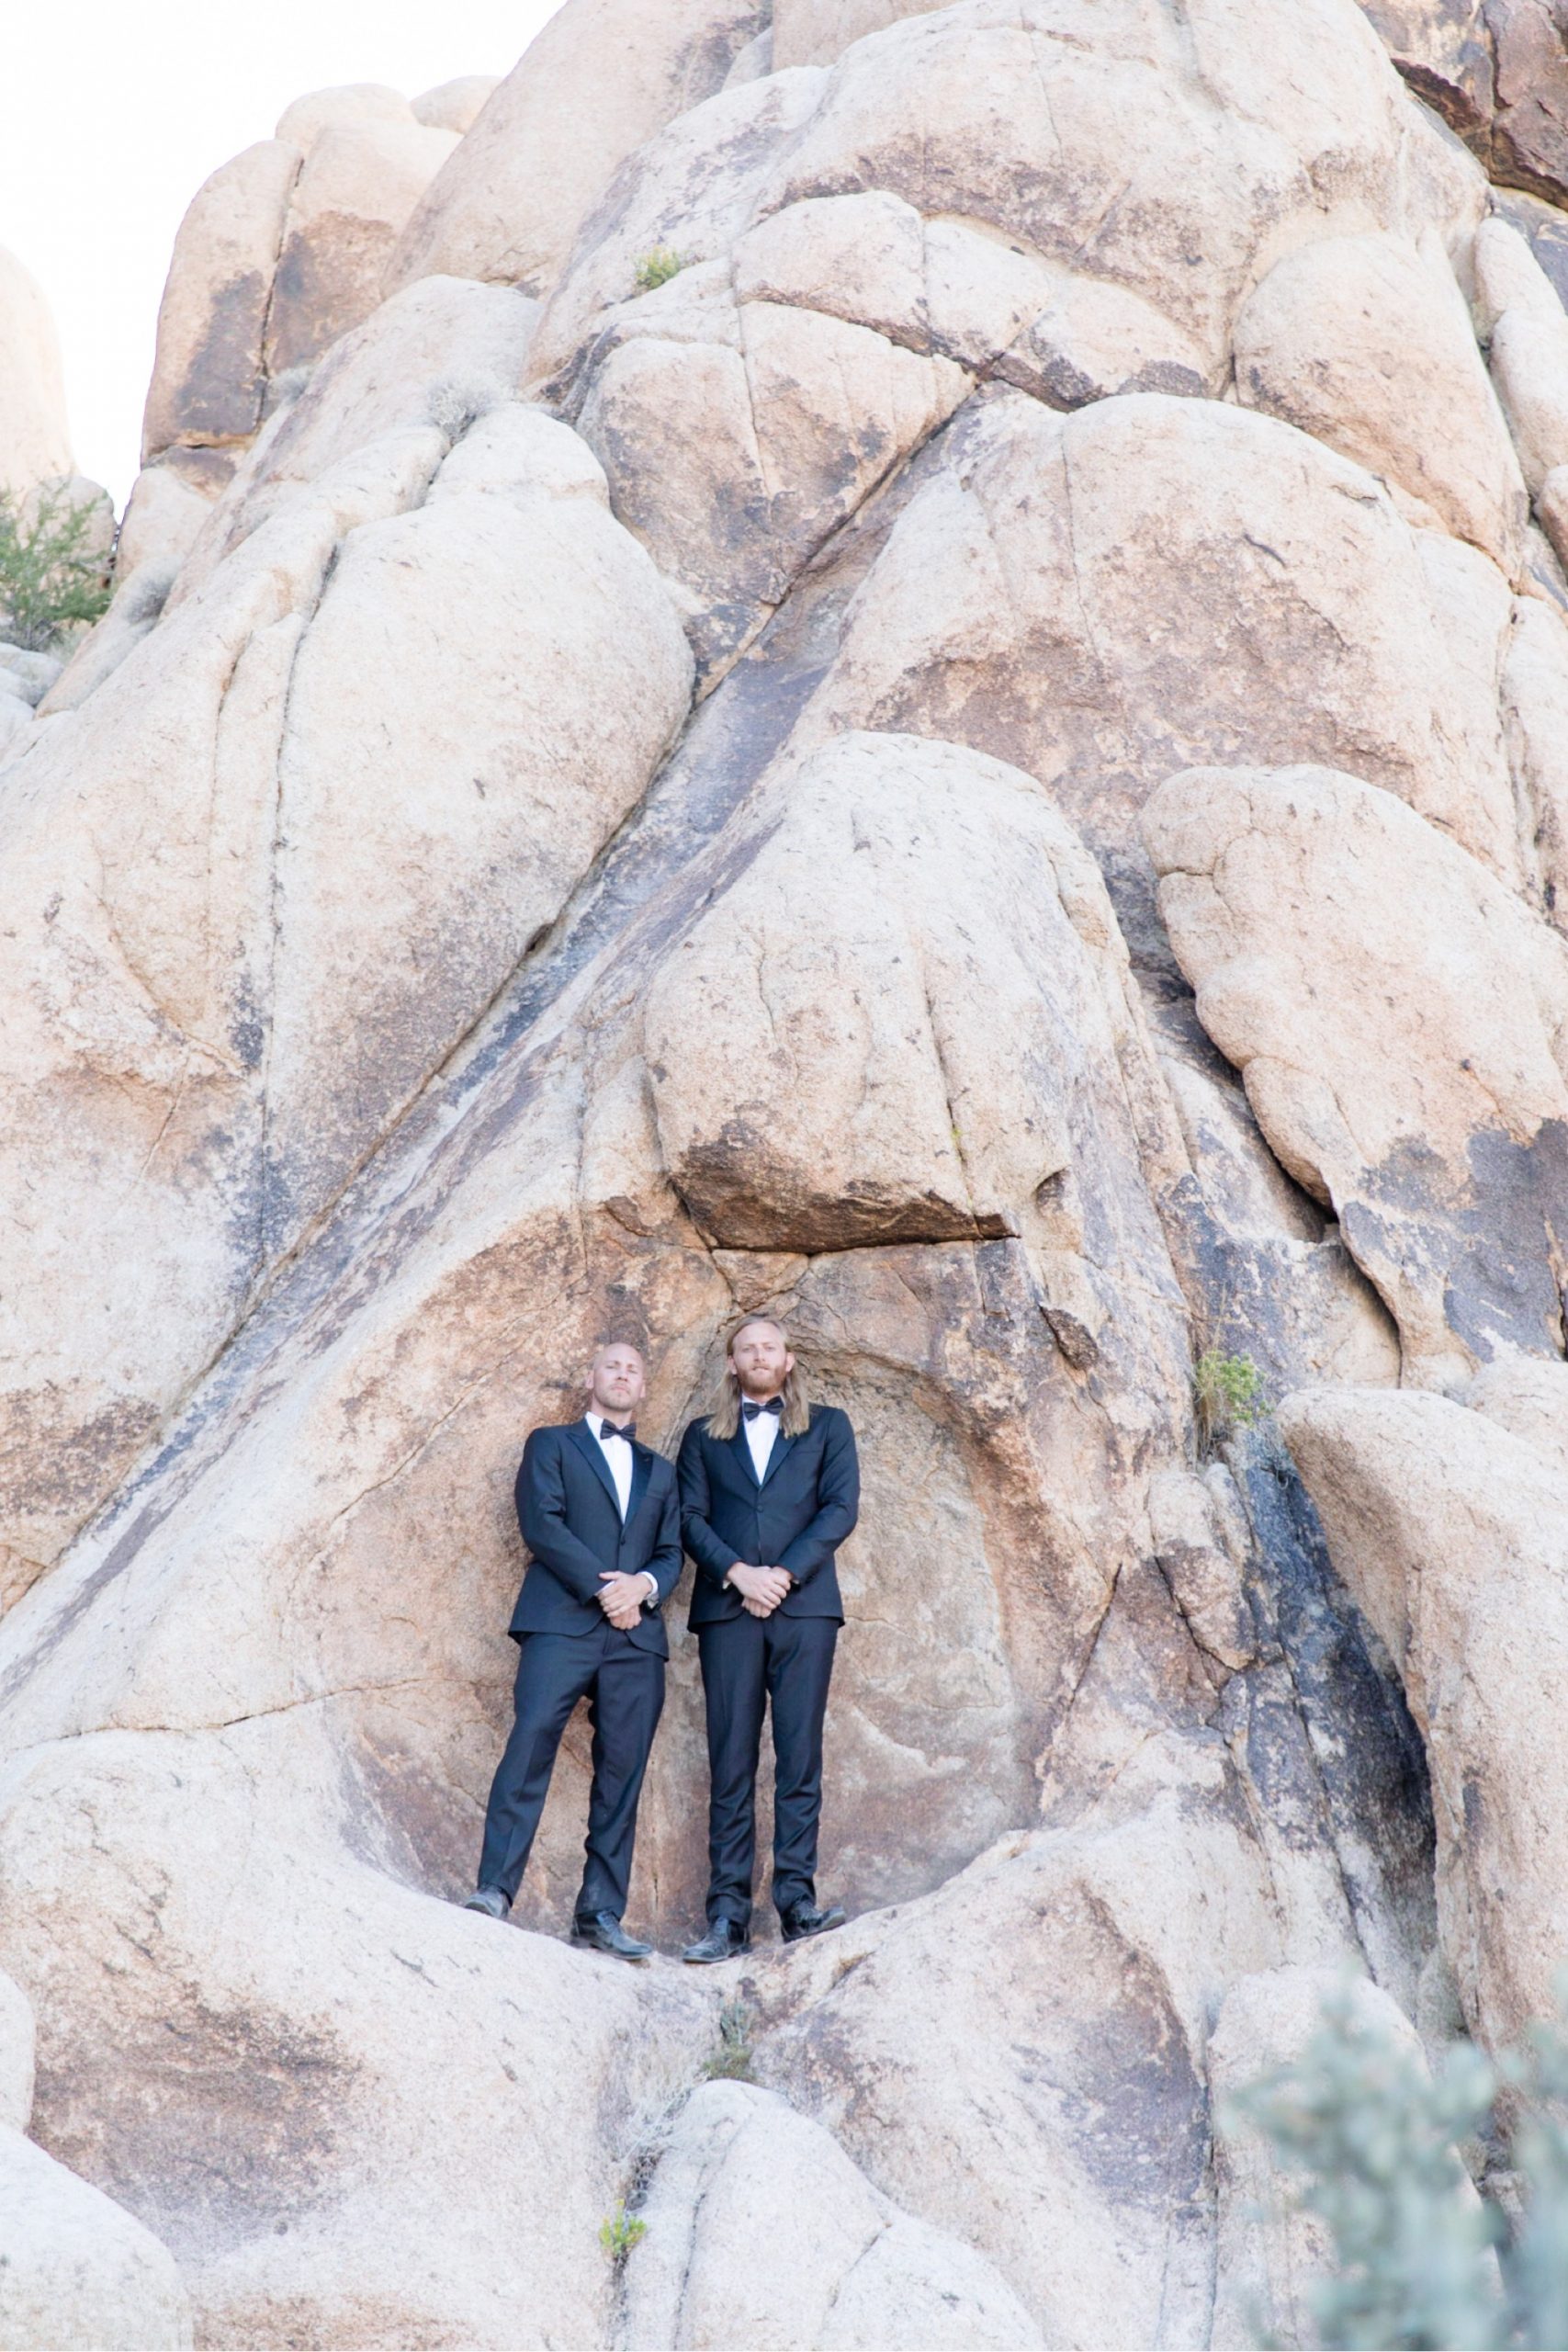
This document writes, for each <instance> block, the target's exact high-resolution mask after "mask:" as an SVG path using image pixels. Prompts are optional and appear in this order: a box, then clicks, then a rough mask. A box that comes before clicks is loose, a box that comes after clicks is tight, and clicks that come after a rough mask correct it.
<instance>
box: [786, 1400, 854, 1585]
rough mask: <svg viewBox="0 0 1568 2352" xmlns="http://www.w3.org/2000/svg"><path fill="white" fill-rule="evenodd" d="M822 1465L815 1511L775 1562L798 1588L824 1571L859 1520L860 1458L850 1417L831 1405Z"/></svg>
mask: <svg viewBox="0 0 1568 2352" xmlns="http://www.w3.org/2000/svg"><path fill="white" fill-rule="evenodd" d="M824 1418H825V1419H827V1422H828V1427H827V1430H826V1431H825V1432H824V1435H823V1442H822V1466H821V1468H820V1470H818V1474H817V1511H816V1515H815V1517H814V1518H813V1519H812V1521H811V1522H810V1524H809V1525H808V1526H806V1527H803V1528H802V1529H801V1531H800V1533H799V1534H798V1535H797V1536H795V1538H794V1539H793V1541H792V1542H790V1543H788V1544H785V1546H784V1554H783V1556H782V1557H781V1558H780V1560H779V1561H778V1563H777V1566H780V1567H781V1568H785V1569H787V1570H788V1572H789V1574H790V1575H791V1576H792V1577H794V1579H795V1583H796V1584H797V1585H802V1584H809V1583H810V1581H811V1579H812V1577H814V1576H816V1575H817V1573H818V1570H819V1569H822V1568H825V1567H826V1566H827V1565H828V1563H829V1560H830V1559H831V1558H832V1556H833V1555H834V1553H835V1552H836V1551H837V1550H838V1548H839V1546H840V1544H841V1543H842V1542H843V1540H844V1538H845V1536H846V1535H848V1534H849V1533H850V1532H851V1531H852V1528H853V1526H854V1523H855V1521H856V1520H857V1519H858V1518H859V1517H860V1459H859V1456H858V1455H857V1454H856V1453H855V1433H854V1431H853V1430H852V1428H851V1427H850V1417H849V1415H848V1414H847V1413H844V1412H840V1409H839V1408H838V1407H837V1406H836V1405H830V1406H829V1408H828V1412H827V1414H826V1415H825V1417H824Z"/></svg>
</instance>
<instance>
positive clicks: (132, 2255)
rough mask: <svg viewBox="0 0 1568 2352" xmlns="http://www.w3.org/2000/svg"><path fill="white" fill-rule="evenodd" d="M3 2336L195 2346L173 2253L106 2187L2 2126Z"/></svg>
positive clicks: (48, 2342)
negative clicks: (104, 2190) (97, 2185)
mask: <svg viewBox="0 0 1568 2352" xmlns="http://www.w3.org/2000/svg"><path fill="white" fill-rule="evenodd" d="M0 2212H3V2213H4V2215H5V2217H6V2218H5V2232H6V2236H5V2245H6V2259H5V2261H4V2262H3V2263H0V2340H4V2342H5V2344H6V2346H7V2352H10V2347H12V2346H14V2347H15V2352H98V2347H100V2346H103V2345H106V2344H114V2345H124V2346H127V2352H141V2347H143V2346H145V2347H146V2352H189V2346H190V2343H191V2314H190V2304H189V2301H188V2299H187V2297H186V2291H185V2289H184V2287H183V2286H182V2284H181V2282H180V2274H179V2272H178V2270H177V2269H176V2268H175V2263H174V2260H173V2258H172V2256H170V2255H169V2254H168V2252H167V2251H166V2249H165V2248H164V2246H162V2245H159V2243H158V2241H157V2239H156V2238H155V2237H154V2236H153V2235H152V2232H151V2231H150V2230H145V2229H143V2228H142V2227H141V2223H140V2222H136V2221H134V2220H133V2219H132V2218H131V2216H130V2214H129V2213H127V2212H126V2211H123V2210H122V2209H121V2208H120V2207H119V2206H118V2205H116V2204H115V2202H114V2201H113V2199H111V2198H107V2197H106V2196H104V2194H103V2193H102V2191H101V2190H99V2189H96V2188H91V2187H90V2186H89V2185H88V2183H87V2182H86V2181H85V2180H78V2179H77V2177H76V2176H75V2175H74V2174H73V2173H71V2172H68V2171H67V2170H66V2168H65V2166H64V2165H58V2164H56V2163H54V2162H53V2160H52V2159H51V2157H49V2156H47V2155H45V2154H44V2152H43V2150H42V2149H41V2148H36V2147H35V2146H34V2145H33V2143H32V2142H31V2141H30V2140H25V2139H24V2138H23V2137H22V2134H21V2133H20V2132H19V2131H7V2130H5V2129H0Z"/></svg>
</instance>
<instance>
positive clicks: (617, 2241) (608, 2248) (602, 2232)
mask: <svg viewBox="0 0 1568 2352" xmlns="http://www.w3.org/2000/svg"><path fill="white" fill-rule="evenodd" d="M647 2235H648V2223H647V2222H639V2221H638V2220H637V2216H636V2214H635V2213H628V2212H627V2211H626V2199H625V2198H624V2197H623V2198H621V2199H618V2200H617V2202H616V2205H615V2211H614V2212H613V2213H612V2214H610V2215H609V2217H608V2218H607V2220H605V2221H603V2222H600V2224H599V2243H600V2245H602V2246H603V2247H604V2251H605V2253H606V2254H607V2255H608V2256H609V2257H610V2260H611V2261H612V2262H624V2261H625V2260H626V2256H627V2255H628V2254H630V2252H631V2250H632V2248H633V2246H634V2245H640V2244H641V2243H642V2241H643V2239H644V2238H645V2237H646V2236H647Z"/></svg>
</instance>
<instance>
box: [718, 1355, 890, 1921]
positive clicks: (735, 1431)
mask: <svg viewBox="0 0 1568 2352" xmlns="http://www.w3.org/2000/svg"><path fill="white" fill-rule="evenodd" d="M679 1475H680V1485H681V1535H682V1542H683V1544H685V1547H686V1550H687V1551H688V1552H689V1553H690V1554H691V1555H692V1558H693V1559H694V1561H695V1563H696V1570H697V1574H696V1581H695V1584H694V1588H693V1591H692V1606H691V1612H690V1616H689V1618H688V1621H687V1622H688V1623H690V1625H691V1627H692V1630H693V1631H694V1634H696V1637H697V1650H698V1654H699V1656H700V1657H701V1660H702V1669H703V1696H704V1699H705V1702H706V1707H707V1734H708V1770H709V1772H710V1775H711V1794H710V1797H709V1805H708V1896H707V1920H708V1928H707V1933H706V1935H705V1936H704V1937H703V1938H702V1939H701V1940H700V1941H699V1942H697V1943H694V1944H693V1945H692V1946H691V1947H690V1948H689V1950H688V1951H687V1952H686V1954H685V1957H686V1958H687V1960H689V1961H694V1962H699V1963H701V1962H711V1961H721V1960H728V1959H729V1958H730V1957H731V1955H732V1954H733V1953H735V1952H739V1951H746V1949H747V1948H748V1946H749V1944H750V1939H751V1882H752V1875H753V1871H754V1869H755V1863H756V1848H757V1758H758V1755H759V1753H760V1751H761V1738H762V1714H763V1710H764V1708H765V1706H766V1704H767V1702H769V1700H771V1701H772V1702H773V1762H774V1776H773V1902H774V1905H775V1906H776V1908H777V1910H778V1915H779V1930H780V1933H781V1934H782V1936H783V1938H784V1941H785V1943H797V1942H799V1941H800V1939H802V1938H803V1937H806V1936H819V1935H823V1934H825V1933H826V1932H827V1930H828V1929H829V1928H837V1927H840V1926H841V1925H842V1923H843V1917H844V1914H843V1912H842V1911H841V1910H840V1909H839V1908H838V1907H837V1906H836V1905H835V1906H833V1907H831V1908H829V1909H828V1910H821V1909H819V1908H818V1902H817V1838H818V1823H819V1821H820V1817H821V1812H822V1724H823V1719H824V1716H825V1714H826V1712H827V1706H828V1684H829V1679H830V1678H831V1675H832V1671H833V1651H834V1646H835V1645H836V1643H837V1640H838V1633H839V1627H840V1625H841V1624H842V1623H843V1618H844V1610H843V1602H842V1600H840V1594H839V1579H838V1576H837V1573H836V1571H835V1567H834V1555H835V1554H836V1552H837V1551H838V1548H839V1545H840V1544H841V1543H842V1542H843V1540H844V1538H845V1536H846V1535H848V1534H849V1532H850V1531H851V1529H852V1527H853V1526H854V1523H855V1518H856V1514H857V1512H858V1510H859V1509H860V1465H859V1463H858V1462H857V1460H856V1456H855V1439H854V1431H853V1430H852V1428H851V1427H850V1420H849V1416H848V1414H847V1413H844V1412H841V1411H840V1408H838V1406H836V1405H813V1404H812V1403H811V1402H810V1401H809V1400H808V1398H807V1396H806V1393H805V1387H804V1384H803V1382H802V1379H801V1375H800V1372H799V1368H798V1367H797V1365H796V1363H795V1357H794V1355H793V1353H792V1352H791V1350H790V1344H789V1334H788V1333H787V1332H786V1331H785V1330H784V1327H783V1326H782V1324H779V1323H775V1322H774V1321H773V1319H772V1318H771V1317H768V1316H753V1317H750V1320H748V1321H747V1322H744V1323H742V1324H741V1325H740V1326H739V1329H738V1330H737V1331H736V1332H735V1333H734V1334H733V1336H732V1337H731V1339H730V1342H729V1350H728V1355H727V1357H726V1360H725V1370H724V1381H723V1385H722V1386H721V1388H720V1390H719V1394H718V1397H717V1398H716V1401H715V1404H714V1407H713V1409H712V1411H711V1412H709V1413H708V1414H706V1415H705V1417H704V1418H703V1419H701V1420H695V1421H693V1422H692V1423H691V1424H690V1426H689V1427H688V1429H687V1430H686V1434H685V1436H684V1437H683V1438H682V1441H681V1459H680V1471H679Z"/></svg>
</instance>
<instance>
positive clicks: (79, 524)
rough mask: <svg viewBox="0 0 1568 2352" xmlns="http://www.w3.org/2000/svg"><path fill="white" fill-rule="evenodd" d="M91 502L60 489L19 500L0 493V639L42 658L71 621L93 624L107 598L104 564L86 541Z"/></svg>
mask: <svg viewBox="0 0 1568 2352" xmlns="http://www.w3.org/2000/svg"><path fill="white" fill-rule="evenodd" d="M95 522H96V515H95V510H94V508H93V506H92V505H90V504H82V503H73V501H72V500H71V498H70V497H69V496H68V494H67V491H66V487H65V485H63V484H62V485H60V486H58V487H57V488H54V489H46V490H40V491H37V492H34V494H33V496H32V497H31V498H28V499H19V498H17V496H16V495H15V494H14V493H13V492H11V491H8V490H4V489H0V636H3V637H5V638H6V639H7V640H8V641H9V642H10V643H11V644H12V645H21V646H25V647H26V648H27V649H28V651H29V652H31V653H44V652H47V651H48V650H49V648H50V647H51V645H52V644H53V643H54V642H55V640H56V639H58V638H59V636H60V635H61V633H62V630H64V629H66V628H69V627H70V626H71V624H72V623H73V621H96V619H97V618H98V617H99V616H100V615H101V614H102V613H103V611H104V610H105V608H106V606H107V604H108V601H109V585H108V560H107V557H106V556H105V555H104V553H103V551H102V549H101V548H97V547H96V546H95V545H94V544H93V530H94V525H95Z"/></svg>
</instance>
